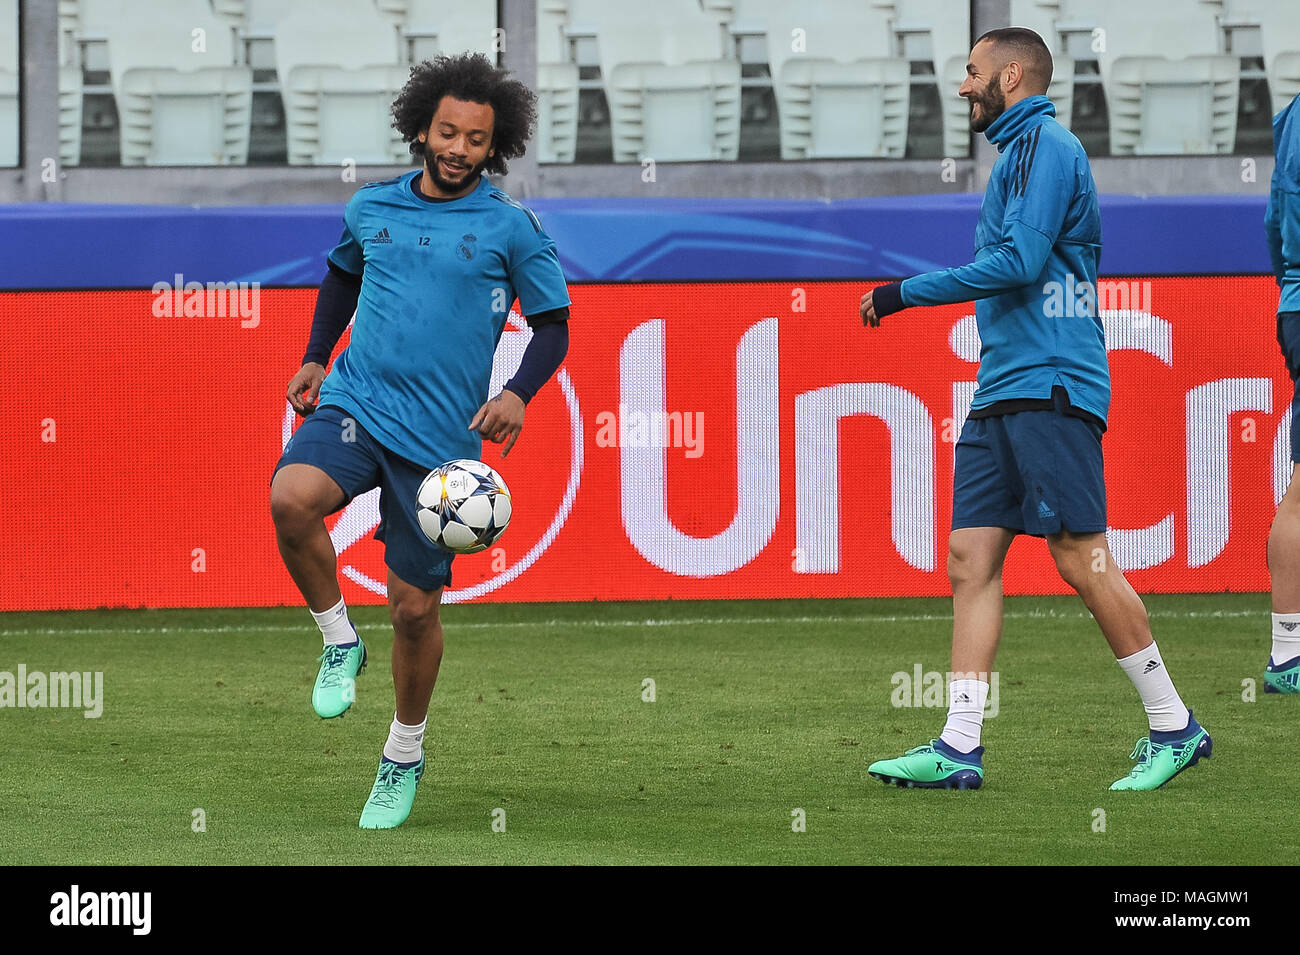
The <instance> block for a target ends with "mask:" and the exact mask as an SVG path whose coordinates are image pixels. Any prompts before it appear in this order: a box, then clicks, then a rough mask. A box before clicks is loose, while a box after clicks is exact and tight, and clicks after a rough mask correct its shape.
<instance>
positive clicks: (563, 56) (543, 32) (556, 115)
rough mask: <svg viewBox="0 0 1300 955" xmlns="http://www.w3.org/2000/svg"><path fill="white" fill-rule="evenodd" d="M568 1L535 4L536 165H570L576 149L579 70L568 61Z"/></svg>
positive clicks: (542, 0)
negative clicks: (566, 33)
mask: <svg viewBox="0 0 1300 955" xmlns="http://www.w3.org/2000/svg"><path fill="white" fill-rule="evenodd" d="M568 19H569V4H568V0H538V2H537V138H536V140H535V141H534V143H533V147H532V148H533V149H534V150H535V151H536V154H537V161H538V162H546V163H568V162H573V160H574V156H575V155H576V154H577V149H578V77H579V74H578V66H577V64H576V63H574V62H573V61H572V60H571V59H570V57H569V49H568V46H569V44H568V40H567V39H566V38H565V32H564V31H565V26H566V25H567V23H568Z"/></svg>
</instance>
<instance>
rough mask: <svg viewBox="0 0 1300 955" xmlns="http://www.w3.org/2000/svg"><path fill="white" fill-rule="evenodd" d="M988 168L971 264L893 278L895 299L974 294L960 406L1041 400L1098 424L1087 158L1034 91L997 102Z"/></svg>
mask: <svg viewBox="0 0 1300 955" xmlns="http://www.w3.org/2000/svg"><path fill="white" fill-rule="evenodd" d="M985 136H987V137H988V139H989V141H990V142H992V143H993V144H994V145H995V146H997V148H998V152H999V153H1000V154H1001V155H999V156H998V159H997V162H995V163H994V164H993V172H992V175H991V177H990V179H989V185H988V189H987V190H986V191H985V193H984V202H983V204H982V205H981V206H980V219H979V225H978V227H977V228H976V230H975V261H974V262H972V263H971V264H969V265H964V266H961V267H959V268H952V269H944V270H942V271H938V272H927V273H926V274H924V275H917V276H914V277H912V278H910V279H907V280H906V281H904V282H903V283H902V287H901V290H900V291H901V295H902V299H903V304H904V305H906V306H911V305H946V304H949V303H953V302H967V301H971V300H972V299H976V300H978V301H977V302H976V305H975V320H976V323H977V325H978V327H979V333H980V342H981V347H980V366H979V372H978V374H977V376H976V380H977V382H978V387H977V388H976V390H975V396H974V399H973V400H972V402H971V409H972V410H973V411H978V410H980V409H982V408H987V407H988V406H989V405H992V404H993V403H994V402H999V401H1007V400H1012V399H1024V398H1032V399H1048V398H1050V397H1051V395H1052V388H1053V386H1055V385H1060V386H1062V387H1064V388H1065V390H1066V392H1067V393H1068V395H1069V399H1070V404H1071V405H1072V406H1074V407H1076V408H1079V409H1081V410H1083V411H1087V412H1090V413H1092V414H1094V415H1096V416H1097V417H1098V418H1099V419H1101V421H1102V423H1103V424H1104V423H1105V421H1106V413H1107V411H1108V410H1109V408H1110V367H1109V365H1108V364H1107V361H1106V342H1105V337H1104V335H1103V333H1102V325H1101V320H1100V318H1099V317H1098V315H1097V295H1096V285H1097V263H1098V260H1099V259H1100V257H1101V212H1100V210H1099V209H1098V206H1097V188H1096V186H1095V185H1094V184H1093V181H1092V169H1091V168H1090V167H1089V166H1088V156H1087V154H1086V153H1085V152H1084V150H1083V146H1082V145H1081V144H1080V143H1079V140H1078V139H1077V138H1075V136H1074V135H1073V134H1072V133H1071V132H1070V131H1069V130H1068V129H1066V128H1065V127H1064V126H1062V125H1061V124H1060V123H1058V122H1057V121H1056V107H1055V106H1053V105H1052V102H1051V100H1049V99H1048V98H1047V97H1046V96H1031V97H1028V98H1026V99H1023V100H1021V101H1020V102H1019V103H1016V104H1015V105H1014V106H1012V107H1010V108H1009V109H1007V111H1006V112H1004V113H1003V114H1002V115H1001V116H999V117H998V118H997V120H996V121H995V122H994V123H993V124H992V125H990V126H989V128H988V129H987V130H986V131H985Z"/></svg>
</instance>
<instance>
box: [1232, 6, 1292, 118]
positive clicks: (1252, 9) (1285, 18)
mask: <svg viewBox="0 0 1300 955" xmlns="http://www.w3.org/2000/svg"><path fill="white" fill-rule="evenodd" d="M1227 6H1228V10H1227V13H1228V15H1229V16H1230V17H1232V18H1233V19H1235V20H1248V21H1254V22H1256V23H1258V24H1259V36H1260V43H1261V45H1262V46H1263V48H1264V71H1265V72H1266V73H1267V74H1268V85H1269V92H1270V93H1271V94H1272V100H1273V104H1272V105H1273V112H1274V113H1275V114H1276V113H1278V112H1281V111H1282V110H1283V109H1284V108H1285V107H1286V105H1287V104H1288V103H1290V102H1291V100H1293V99H1294V98H1295V95H1296V93H1297V92H1300V86H1297V69H1296V58H1297V56H1300V3H1297V2H1296V0H1227Z"/></svg>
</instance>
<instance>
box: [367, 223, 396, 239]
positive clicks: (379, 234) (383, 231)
mask: <svg viewBox="0 0 1300 955" xmlns="http://www.w3.org/2000/svg"><path fill="white" fill-rule="evenodd" d="M370 241H371V242H392V241H393V240H392V238H391V237H390V236H389V235H388V226H384V228H382V229H380V230H379V231H378V232H376V233H375V237H374V238H373V239H371V240H370Z"/></svg>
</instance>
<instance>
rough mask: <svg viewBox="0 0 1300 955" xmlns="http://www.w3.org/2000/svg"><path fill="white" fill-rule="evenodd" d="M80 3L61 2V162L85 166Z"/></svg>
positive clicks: (66, 0) (69, 0)
mask: <svg viewBox="0 0 1300 955" xmlns="http://www.w3.org/2000/svg"><path fill="white" fill-rule="evenodd" d="M78 13H79V10H78V6H77V0H59V6H58V15H59V162H61V163H63V165H65V166H75V165H77V164H79V163H80V162H81V100H82V77H81V64H80V59H81V58H80V56H79V55H78V52H77V34H78V29H79V20H78Z"/></svg>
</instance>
